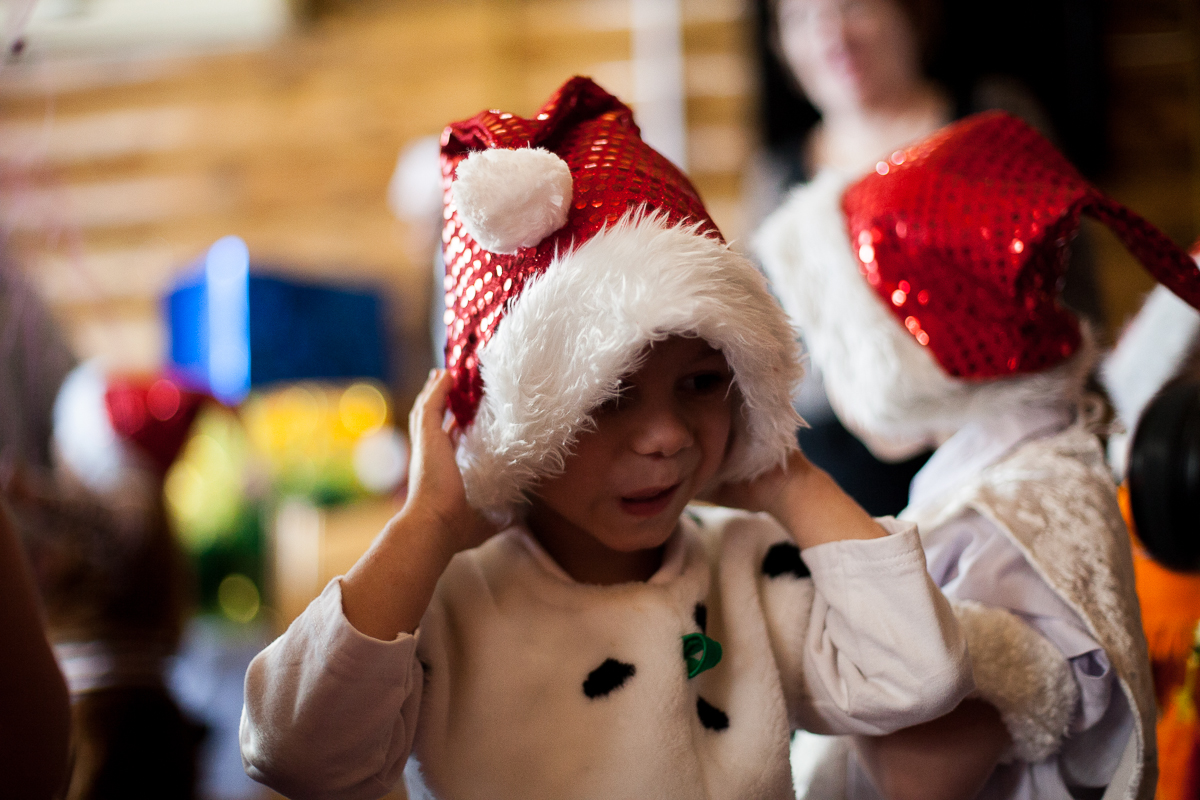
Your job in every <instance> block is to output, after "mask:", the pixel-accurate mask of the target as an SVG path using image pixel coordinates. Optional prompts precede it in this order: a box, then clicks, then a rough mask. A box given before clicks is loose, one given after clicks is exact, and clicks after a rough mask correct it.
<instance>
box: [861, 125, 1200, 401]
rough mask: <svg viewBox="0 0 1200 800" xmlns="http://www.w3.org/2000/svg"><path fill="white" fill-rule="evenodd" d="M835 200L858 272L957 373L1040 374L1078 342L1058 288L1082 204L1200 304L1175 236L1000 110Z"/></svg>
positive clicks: (892, 162)
mask: <svg viewBox="0 0 1200 800" xmlns="http://www.w3.org/2000/svg"><path fill="white" fill-rule="evenodd" d="M842 202H843V208H844V211H845V213H846V219H847V224H848V227H849V234H850V242H851V246H852V247H853V248H854V249H855V251H856V253H857V255H858V260H859V267H860V269H861V271H862V273H863V275H864V277H865V278H866V280H867V282H868V283H869V284H870V285H871V287H872V288H873V289H874V290H875V292H876V293H877V294H878V295H879V297H880V298H881V299H882V300H883V301H884V303H885V305H886V306H887V307H888V309H889V310H890V311H891V312H892V313H893V315H894V316H895V317H896V319H897V320H898V321H899V322H900V323H901V324H902V325H904V326H905V328H906V329H907V330H908V331H909V333H910V334H911V335H912V336H913V337H914V338H915V339H916V340H917V341H918V342H919V343H920V344H922V345H925V346H928V347H929V349H930V351H931V352H932V353H933V355H934V357H935V358H936V359H937V361H938V363H939V364H941V366H942V368H943V369H945V370H946V372H947V373H949V374H950V375H953V376H955V377H959V378H977V379H978V378H998V377H1005V376H1009V375H1016V374H1026V373H1034V372H1040V371H1042V370H1045V369H1047V368H1049V367H1052V366H1054V365H1055V364H1058V363H1059V362H1061V361H1063V360H1064V359H1066V358H1067V357H1069V356H1070V355H1071V354H1072V353H1074V352H1075V351H1076V349H1078V347H1079V344H1080V333H1079V323H1078V320H1077V319H1076V318H1075V315H1074V314H1072V313H1071V312H1070V311H1068V310H1067V309H1066V308H1064V307H1063V306H1061V305H1060V304H1059V290H1060V288H1061V284H1062V278H1063V274H1064V272H1065V271H1066V267H1067V257H1068V254H1069V245H1070V242H1071V240H1072V239H1073V238H1074V237H1075V234H1076V233H1077V232H1078V229H1079V218H1080V214H1082V213H1087V214H1089V215H1091V216H1094V217H1096V218H1097V219H1099V220H1100V221H1101V222H1104V223H1105V224H1106V225H1108V226H1109V227H1110V228H1111V229H1112V230H1113V232H1114V233H1116V234H1117V236H1118V237H1120V239H1121V241H1122V242H1124V243H1125V246H1126V247H1128V248H1129V250H1130V252H1132V253H1133V254H1134V255H1135V256H1137V258H1138V259H1139V260H1140V261H1141V262H1142V264H1143V265H1144V266H1145V267H1146V269H1147V270H1148V271H1149V272H1150V274H1151V275H1153V276H1154V277H1155V278H1156V279H1157V280H1158V281H1159V282H1160V283H1162V284H1164V285H1165V286H1166V287H1167V288H1169V289H1170V290H1171V291H1173V292H1175V293H1176V294H1177V295H1179V296H1180V297H1181V298H1182V299H1183V300H1185V301H1186V302H1188V303H1189V304H1191V305H1192V306H1194V307H1198V308H1200V271H1198V270H1197V268H1196V265H1195V263H1194V262H1193V261H1192V260H1191V258H1189V257H1188V255H1187V253H1186V252H1184V250H1183V249H1182V248H1180V247H1178V246H1176V245H1175V244H1174V243H1173V242H1172V241H1171V240H1170V239H1168V238H1167V237H1166V236H1165V235H1164V234H1163V233H1162V232H1161V231H1159V230H1158V229H1157V228H1155V227H1154V226H1153V225H1151V224H1150V223H1149V222H1147V221H1146V220H1144V219H1142V218H1141V217H1139V216H1138V215H1137V214H1134V213H1133V212H1132V211H1130V210H1129V209H1127V208H1125V207H1124V206H1122V205H1120V204H1119V203H1117V202H1115V201H1113V200H1111V199H1109V198H1107V197H1105V196H1104V195H1103V194H1101V193H1100V191H1099V190H1097V189H1096V188H1095V187H1093V186H1092V185H1091V184H1089V183H1088V182H1087V181H1086V180H1084V179H1083V177H1082V176H1081V175H1080V174H1079V173H1078V172H1077V171H1076V170H1075V168H1074V167H1072V166H1071V164H1070V163H1069V162H1068V161H1067V160H1066V158H1064V157H1063V156H1062V154H1060V153H1059V152H1058V151H1057V150H1055V148H1054V146H1053V145H1051V144H1050V143H1049V142H1048V141H1046V139H1045V138H1043V137H1042V136H1041V135H1040V134H1039V133H1037V131H1035V130H1033V129H1032V128H1030V127H1029V126H1028V125H1026V124H1025V123H1024V122H1022V121H1021V120H1019V119H1017V118H1015V117H1012V116H1009V115H1008V114H1005V113H1003V112H988V113H985V114H978V115H976V116H973V117H968V118H967V119H964V120H962V121H961V122H959V123H956V124H954V125H951V126H949V127H947V128H944V129H942V130H941V131H939V132H938V133H936V134H934V135H933V136H931V137H929V138H928V139H925V140H924V141H922V142H919V143H918V144H915V145H913V146H912V147H910V148H908V149H906V150H899V151H896V152H895V153H893V154H892V156H891V158H890V159H888V160H887V161H881V162H879V164H878V165H877V166H876V171H875V173H873V174H870V175H868V176H866V177H865V178H863V179H862V180H860V181H858V182H857V183H856V184H854V185H852V186H851V187H850V188H849V189H847V191H846V193H845V195H844V197H843V200H842Z"/></svg>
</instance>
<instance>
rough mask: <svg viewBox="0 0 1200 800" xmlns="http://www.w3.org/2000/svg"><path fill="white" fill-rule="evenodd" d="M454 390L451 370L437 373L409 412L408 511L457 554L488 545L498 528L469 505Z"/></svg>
mask: <svg viewBox="0 0 1200 800" xmlns="http://www.w3.org/2000/svg"><path fill="white" fill-rule="evenodd" d="M453 385H454V379H453V377H452V376H451V374H450V372H449V371H448V370H444V369H435V370H431V371H430V373H429V380H427V381H426V382H425V387H424V388H423V389H422V390H421V393H420V394H419V395H417V399H416V401H415V402H414V403H413V407H412V411H411V412H409V415H408V432H409V436H410V437H411V438H412V442H413V449H412V457H411V459H410V461H409V471H408V475H409V478H408V481H409V483H408V500H407V501H406V502H405V504H404V511H405V513H408V512H411V513H413V514H416V515H419V516H421V517H423V518H425V519H426V520H427V521H428V523H430V524H432V525H433V526H435V527H436V528H438V529H439V530H440V531H441V533H442V534H443V535H444V536H446V543H447V544H449V545H450V546H451V547H452V548H453V549H452V552H454V553H457V552H458V551H460V550H467V549H469V548H472V547H475V546H476V545H479V544H482V543H483V542H484V541H485V540H486V539H487V538H488V537H489V536H491V535H492V534H493V533H495V532H496V528H495V526H494V525H492V524H491V523H490V522H488V520H487V519H486V518H485V517H484V516H483V515H482V514H480V513H479V512H478V511H476V510H475V509H474V508H472V507H471V505H470V503H468V502H467V492H466V488H465V487H464V485H463V478H462V472H461V471H459V469H458V463H457V462H456V461H455V458H454V453H455V450H456V449H457V446H458V440H459V437H461V436H462V431H461V430H460V429H459V428H458V425H457V423H456V422H455V420H454V417H453V416H452V415H448V414H447V413H446V408H447V400H446V398H447V397H448V395H449V394H450V389H451V388H452V387H453Z"/></svg>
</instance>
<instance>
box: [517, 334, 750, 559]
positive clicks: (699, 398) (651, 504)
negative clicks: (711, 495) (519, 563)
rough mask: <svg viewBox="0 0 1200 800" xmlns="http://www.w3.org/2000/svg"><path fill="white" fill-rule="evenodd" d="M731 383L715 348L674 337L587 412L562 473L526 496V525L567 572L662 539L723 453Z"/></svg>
mask: <svg viewBox="0 0 1200 800" xmlns="http://www.w3.org/2000/svg"><path fill="white" fill-rule="evenodd" d="M732 380H733V373H732V371H731V370H730V368H729V365H728V364H727V363H726V362H725V357H724V356H723V355H721V352H720V351H719V350H714V349H713V348H712V347H710V346H709V345H708V343H707V342H705V341H704V340H703V339H694V338H684V337H680V336H672V337H671V338H669V339H666V340H664V341H662V342H658V343H656V344H654V345H653V346H652V347H651V349H650V351H649V354H648V355H647V357H646V360H645V362H644V363H643V365H642V367H641V368H640V369H639V370H637V371H636V372H634V373H633V374H632V375H630V376H628V377H627V378H625V379H624V380H623V381H622V384H621V395H620V397H619V398H618V399H617V400H614V401H610V402H609V403H606V404H605V405H603V406H601V407H600V408H598V409H597V410H596V411H595V412H594V414H593V419H594V420H595V429H594V430H590V431H585V432H584V433H582V434H581V435H580V436H579V440H578V442H577V443H576V445H575V447H574V448H573V450H572V453H571V455H570V456H568V458H567V461H566V465H565V466H566V468H565V469H564V471H563V472H562V474H560V475H557V476H555V477H552V478H547V479H545V480H543V481H542V482H541V483H540V484H539V485H538V486H537V488H536V489H535V490H534V492H533V493H532V496H531V498H530V499H531V508H530V514H529V525H530V528H531V530H532V531H533V532H534V534H535V535H536V536H537V537H538V539H539V540H540V541H541V542H542V544H543V546H545V547H546V549H547V550H548V551H549V552H550V554H551V555H552V556H554V557H555V558H556V560H558V562H559V563H560V564H561V565H562V566H563V568H564V569H566V570H567V572H568V573H570V574H572V575H574V576H575V577H576V578H579V577H580V576H579V574H577V573H578V572H579V570H577V569H573V567H574V566H575V564H576V563H581V564H582V565H583V566H585V567H587V566H601V567H602V566H603V563H604V562H606V561H609V562H613V563H617V562H622V561H623V560H624V561H625V562H628V561H629V559H628V558H627V557H628V556H630V555H636V554H638V553H640V552H642V551H654V550H655V549H656V548H659V547H661V546H662V544H663V543H664V542H665V541H666V540H667V538H668V537H669V536H670V535H671V533H672V532H673V531H674V530H675V526H676V523H677V522H678V520H679V515H680V514H681V513H682V512H683V507H684V506H685V505H686V504H687V503H688V502H690V501H691V500H692V499H693V498H694V497H695V496H696V495H697V494H698V493H699V492H700V491H701V490H702V489H703V488H705V486H706V485H707V484H708V483H709V482H710V481H711V480H712V479H713V477H714V476H715V475H716V474H717V471H718V469H719V468H720V466H721V463H722V461H723V460H724V458H725V454H726V451H727V450H728V447H729V442H730V432H731V429H732V418H733V411H734V407H735V405H736V403H737V396H736V394H735V393H734V392H732V391H731V382H732ZM655 555H657V553H655ZM598 562H599V563H598ZM584 571H585V572H588V570H586V569H585V570H584ZM600 572H601V573H603V570H601V571H600ZM597 574H599V573H597ZM644 577H648V575H647V576H644ZM626 579H628V580H633V579H636V577H627V578H626Z"/></svg>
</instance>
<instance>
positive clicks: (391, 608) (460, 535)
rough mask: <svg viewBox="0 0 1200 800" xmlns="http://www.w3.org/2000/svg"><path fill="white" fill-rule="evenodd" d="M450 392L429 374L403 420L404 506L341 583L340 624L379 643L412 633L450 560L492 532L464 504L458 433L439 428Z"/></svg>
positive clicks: (440, 373)
mask: <svg viewBox="0 0 1200 800" xmlns="http://www.w3.org/2000/svg"><path fill="white" fill-rule="evenodd" d="M451 384H452V380H451V378H450V375H449V373H447V372H446V371H444V370H434V371H433V372H431V373H430V374H429V380H428V381H427V382H426V383H425V388H424V389H422V390H421V393H420V394H419V395H417V400H416V402H415V403H413V408H412V411H411V412H410V413H409V417H408V433H409V437H410V438H411V439H412V442H413V451H412V458H411V459H410V460H409V484H408V499H407V500H406V501H405V503H404V508H403V509H401V510H400V513H399V514H397V515H396V516H394V517H392V519H391V520H390V521H389V522H388V524H387V525H386V526H385V527H384V529H383V532H382V533H381V534H380V535H379V536H378V537H377V538H376V539H375V542H374V543H373V544H372V545H371V548H370V549H369V550H367V552H366V553H365V554H364V555H363V556H362V558H360V559H359V560H358V562H357V563H355V565H354V566H353V567H351V568H350V570H349V571H348V572H347V573H346V575H345V576H344V577H343V578H342V610H343V612H344V613H345V615H346V619H347V620H349V622H350V624H351V625H353V626H354V627H355V628H356V629H357V630H359V631H360V632H362V633H365V634H366V635H367V636H371V637H373V638H376V639H380V640H382V641H391V640H393V639H395V637H396V634H397V633H400V632H406V633H412V632H413V631H415V630H416V628H417V625H418V624H419V623H420V621H421V617H422V615H424V613H425V609H426V608H427V607H428V606H429V600H430V598H431V597H433V592H434V587H435V586H436V585H437V581H438V578H439V577H440V576H441V574H442V572H443V571H445V569H446V565H447V564H449V563H450V559H451V558H452V557H453V556H454V554H455V553H457V552H459V551H461V550H466V549H469V548H471V547H475V546H476V545H479V544H482V543H483V542H484V540H486V539H487V538H488V537H489V536H491V535H492V534H493V533H495V532H496V528H495V526H494V525H492V524H491V523H490V522H488V520H487V519H486V518H485V517H484V516H483V515H482V514H480V513H479V512H478V511H476V510H475V509H474V508H472V507H471V505H470V503H468V502H467V492H466V489H465V487H464V486H463V479H462V473H461V472H459V470H458V464H457V463H456V462H455V460H454V451H455V449H456V446H457V444H458V437H459V436H460V435H461V433H460V432H459V430H458V429H457V428H456V427H455V426H454V424H453V421H447V422H445V423H443V420H444V419H445V418H446V397H447V395H449V393H450V386H451Z"/></svg>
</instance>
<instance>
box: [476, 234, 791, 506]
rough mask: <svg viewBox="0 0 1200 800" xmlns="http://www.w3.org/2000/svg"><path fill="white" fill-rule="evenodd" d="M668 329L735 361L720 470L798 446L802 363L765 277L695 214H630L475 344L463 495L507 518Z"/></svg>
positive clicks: (567, 260)
mask: <svg viewBox="0 0 1200 800" xmlns="http://www.w3.org/2000/svg"><path fill="white" fill-rule="evenodd" d="M673 334H688V335H694V336H698V337H700V338H703V339H705V340H706V341H708V342H709V343H710V344H711V345H712V346H713V347H715V348H718V349H719V350H721V352H722V353H724V355H725V358H726V359H727V361H728V362H729V366H730V367H731V368H732V370H733V373H734V380H735V383H736V385H737V387H738V390H739V393H740V395H741V398H742V409H741V413H740V414H738V415H736V416H735V419H734V434H733V437H734V439H733V444H732V447H731V449H730V452H729V454H728V456H727V457H726V460H725V464H724V465H723V467H722V473H721V477H722V478H724V479H726V480H744V479H748V478H752V477H755V476H757V475H760V474H762V473H763V472H766V471H767V470H769V469H771V468H773V467H775V466H776V465H779V464H782V463H783V462H784V461H785V460H786V458H787V456H788V454H789V453H790V452H791V451H792V450H794V449H795V448H796V439H795V433H796V428H797V427H798V426H799V425H800V424H801V421H800V418H799V416H798V415H797V414H796V412H795V410H794V409H793V408H792V403H791V398H792V394H793V392H794V390H795V388H796V386H797V384H798V383H799V380H800V377H801V374H802V370H801V367H800V361H799V357H798V356H799V348H798V345H797V343H796V338H795V334H794V332H793V330H792V328H791V326H790V325H789V324H788V321H787V317H786V315H785V314H784V312H783V310H782V309H781V308H780V307H779V304H778V303H777V302H776V301H775V299H774V298H773V297H772V296H771V295H770V293H769V292H768V291H767V288H766V281H765V280H764V279H763V277H762V275H761V274H760V273H759V272H758V270H756V269H755V268H754V265H753V264H751V263H750V262H749V261H747V260H746V259H745V258H744V257H742V256H740V255H738V254H737V253H734V252H733V251H731V250H730V249H729V248H728V247H726V246H725V245H724V244H723V243H721V242H720V241H718V240H717V239H715V238H713V237H709V236H703V235H699V234H698V233H697V232H696V229H695V227H694V226H671V225H669V224H667V223H666V222H665V221H664V218H663V217H662V216H661V215H658V214H643V213H634V212H631V213H630V214H627V215H626V216H625V217H624V218H622V219H621V221H620V222H618V223H617V224H616V225H613V226H612V227H610V228H607V229H605V230H603V231H601V232H599V233H597V234H596V235H595V236H593V237H592V238H591V239H589V240H588V241H587V242H585V243H584V244H582V245H580V246H579V247H578V248H577V249H575V250H574V251H572V252H570V253H568V254H566V255H562V256H559V257H558V258H556V259H555V260H554V262H553V263H551V264H550V266H549V267H548V268H547V270H546V272H545V273H544V274H542V275H541V276H539V277H537V278H534V279H532V280H530V282H529V283H528V284H527V285H526V286H525V288H524V291H522V293H521V295H520V296H519V297H518V298H517V299H516V300H514V301H513V303H512V305H511V307H510V308H509V309H508V312H507V313H506V314H505V316H504V317H503V319H502V320H501V322H500V324H499V326H498V327H497V329H496V333H495V335H494V336H493V337H492V339H491V341H489V342H488V344H487V345H486V347H485V348H484V349H483V350H482V351H481V352H480V356H479V364H480V372H481V375H482V377H483V385H484V393H483V400H482V401H481V403H480V406H479V411H478V413H477V414H476V417H475V420H474V422H473V423H472V424H471V426H470V427H469V428H468V429H467V432H466V435H465V436H464V437H463V440H462V442H461V444H460V447H459V452H458V463H459V466H460V468H461V469H462V472H463V479H464V481H465V483H466V487H467V494H468V498H469V499H470V500H471V502H472V504H473V505H475V507H477V508H479V509H481V510H483V511H485V512H486V513H488V514H489V515H491V516H493V517H494V518H498V519H502V518H504V517H506V516H510V515H511V513H512V512H513V511H514V510H515V508H516V507H517V506H519V505H520V504H521V502H522V500H523V494H522V493H523V492H524V491H525V490H526V489H528V488H529V487H531V486H532V485H533V484H534V483H535V482H536V481H537V480H538V478H539V477H543V476H548V475H553V474H556V473H557V472H559V471H561V470H562V468H563V463H564V459H565V458H566V456H567V454H568V452H569V450H570V448H571V446H572V445H573V444H574V442H575V438H576V436H577V435H578V434H579V432H580V431H581V430H583V429H584V427H585V426H586V425H588V424H589V419H590V414H591V412H592V411H593V410H594V409H595V408H596V407H597V406H599V405H600V404H601V403H602V402H604V401H605V400H606V399H608V398H610V397H612V396H614V394H615V392H616V391H617V388H618V383H619V381H620V379H621V378H622V377H623V376H625V375H628V374H629V373H630V372H632V371H633V370H635V369H636V368H637V363H638V359H639V357H640V356H641V355H642V354H643V352H644V349H645V347H646V345H648V344H650V343H652V342H655V341H660V340H662V339H665V338H667V337H668V336H670V335H673Z"/></svg>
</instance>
